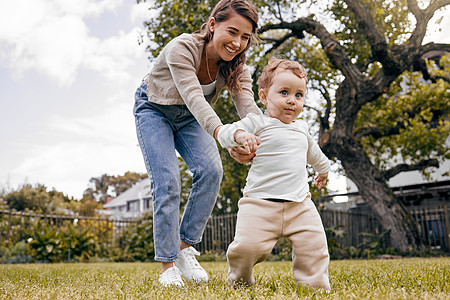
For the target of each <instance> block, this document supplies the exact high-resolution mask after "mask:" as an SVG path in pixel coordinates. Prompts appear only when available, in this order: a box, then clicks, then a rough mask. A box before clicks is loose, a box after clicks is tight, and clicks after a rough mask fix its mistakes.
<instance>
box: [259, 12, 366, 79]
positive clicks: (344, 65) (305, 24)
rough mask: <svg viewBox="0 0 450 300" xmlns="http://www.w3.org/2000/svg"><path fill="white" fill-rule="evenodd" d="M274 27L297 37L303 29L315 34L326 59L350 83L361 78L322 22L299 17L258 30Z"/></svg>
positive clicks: (262, 30) (272, 28)
mask: <svg viewBox="0 0 450 300" xmlns="http://www.w3.org/2000/svg"><path fill="white" fill-rule="evenodd" d="M276 29H289V30H291V31H292V33H293V34H294V35H295V36H296V37H297V38H299V39H303V38H304V37H305V36H304V33H303V32H305V31H306V32H307V33H309V34H312V35H314V36H316V37H317V38H318V39H319V40H320V43H321V45H322V48H323V49H324V51H325V54H326V55H327V57H328V59H329V60H330V61H331V63H332V64H333V65H334V66H335V67H336V68H338V69H339V70H341V72H342V73H343V74H344V76H345V77H346V78H347V80H348V81H349V82H351V83H352V85H354V86H356V85H357V83H358V82H360V81H361V80H362V79H363V75H362V73H361V72H360V70H359V69H358V68H357V67H356V66H355V65H354V64H352V62H351V60H350V58H349V57H348V55H347V54H346V53H345V49H344V48H343V47H342V46H341V45H340V44H339V41H338V40H336V38H335V37H334V36H333V35H332V34H331V33H329V32H328V31H327V30H326V28H325V27H324V26H323V25H322V24H320V23H318V22H316V21H314V20H313V19H310V18H300V19H297V20H296V21H294V22H280V23H278V24H269V25H266V26H262V27H261V28H260V29H259V31H258V32H259V33H264V32H266V31H269V30H276Z"/></svg>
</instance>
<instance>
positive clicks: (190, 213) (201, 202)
mask: <svg viewBox="0 0 450 300" xmlns="http://www.w3.org/2000/svg"><path fill="white" fill-rule="evenodd" d="M257 22H258V16H257V13H256V10H255V8H254V7H253V6H252V5H251V4H249V3H248V2H247V1H245V0H222V1H220V2H219V3H218V4H217V5H216V6H215V7H214V9H213V11H212V12H211V15H210V17H209V19H208V21H207V22H206V23H205V24H203V26H202V30H201V32H200V33H196V34H182V35H180V36H178V37H176V38H174V39H173V40H172V41H170V42H169V43H168V44H167V45H166V46H165V48H164V49H163V50H162V51H161V53H160V54H159V56H158V57H157V59H156V60H155V63H154V66H153V69H152V71H151V72H150V74H149V75H148V77H147V78H145V79H144V80H143V84H142V85H141V87H140V88H138V90H137V92H136V95H135V98H136V102H135V107H134V115H135V119H136V130H137V135H138V140H139V144H140V146H141V150H142V153H143V156H144V160H145V164H146V167H147V170H148V172H149V173H150V172H152V178H153V180H154V184H155V189H154V203H153V225H154V228H153V230H154V244H155V260H156V261H160V262H162V270H161V274H160V276H159V281H160V282H161V284H162V285H164V286H183V285H184V283H183V280H182V278H181V276H180V275H181V274H182V275H183V276H184V277H185V278H186V279H187V280H195V281H197V282H200V281H207V280H208V274H207V273H206V271H205V270H204V269H203V268H202V267H201V266H200V264H199V263H198V262H197V260H196V258H195V255H199V253H198V252H197V251H196V250H195V249H194V248H193V247H192V246H191V245H193V244H197V243H199V242H200V241H201V238H202V235H203V231H204V229H205V226H206V223H207V221H208V218H209V216H210V214H211V212H212V209H213V208H214V204H215V201H216V198H217V195H218V192H219V187H220V182H221V179H222V164H221V160H220V157H219V152H218V149H217V145H216V142H215V140H214V138H215V137H216V134H217V132H218V129H219V128H220V126H221V125H222V123H221V121H220V119H219V117H218V116H217V114H216V113H215V112H214V110H213V109H212V107H211V105H212V104H213V103H214V102H216V100H217V98H218V95H219V93H220V91H221V90H222V89H223V88H224V87H225V86H227V88H228V90H229V91H230V93H231V95H232V98H233V101H234V103H235V105H236V108H237V110H238V114H239V116H240V117H241V118H243V117H245V116H246V115H247V114H248V113H250V112H253V113H257V114H261V111H260V109H259V108H258V107H257V105H256V104H255V102H254V98H253V92H252V80H251V77H250V73H249V71H248V69H247V67H246V66H245V60H246V58H245V52H246V51H247V49H248V48H249V47H250V44H251V42H252V39H253V38H254V35H255V34H256V30H257ZM175 150H176V151H178V153H179V154H180V155H181V157H182V158H183V159H184V161H185V162H186V164H187V165H188V167H189V169H190V171H191V172H192V173H193V179H192V189H191V193H190V196H189V199H188V202H187V204H186V208H185V212H184V214H183V218H182V220H181V223H179V205H180V189H181V187H180V171H179V167H178V160H177V157H176V153H175ZM230 154H231V155H232V156H233V157H235V159H236V160H238V161H240V162H243V161H248V160H249V157H251V156H252V155H253V154H252V153H247V154H241V155H239V153H237V152H236V150H234V151H230Z"/></svg>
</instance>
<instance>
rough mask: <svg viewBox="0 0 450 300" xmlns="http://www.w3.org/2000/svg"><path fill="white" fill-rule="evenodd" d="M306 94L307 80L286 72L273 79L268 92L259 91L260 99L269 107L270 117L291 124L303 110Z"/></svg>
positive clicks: (268, 113)
mask: <svg viewBox="0 0 450 300" xmlns="http://www.w3.org/2000/svg"><path fill="white" fill-rule="evenodd" d="M305 93H306V80H305V79H304V78H299V77H298V76H296V75H295V74H294V73H292V72H291V71H288V70H286V71H282V72H280V73H278V74H277V75H275V77H273V79H272V85H271V86H270V87H269V88H268V89H267V91H264V90H259V98H260V99H261V101H262V102H263V103H264V105H265V106H266V107H267V115H268V116H269V117H273V118H277V119H279V120H280V121H281V122H283V123H291V122H293V121H295V119H296V118H297V117H298V115H299V114H300V113H301V111H302V109H303V103H304V100H305Z"/></svg>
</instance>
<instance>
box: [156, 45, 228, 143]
mask: <svg viewBox="0 0 450 300" xmlns="http://www.w3.org/2000/svg"><path fill="white" fill-rule="evenodd" d="M198 51H199V50H198V48H197V47H195V45H190V44H189V43H186V42H184V41H182V40H181V41H180V42H178V43H173V44H171V45H170V46H169V47H167V50H166V53H165V59H166V62H167V65H168V67H169V70H170V73H171V76H172V79H173V82H174V84H175V86H176V88H177V90H178V92H179V93H180V95H181V97H182V98H183V101H184V102H185V103H186V106H187V108H188V109H189V111H190V112H191V113H192V115H193V116H194V117H195V119H196V120H197V121H198V122H199V124H200V125H201V126H202V127H203V128H204V129H205V130H206V131H207V132H208V133H209V134H210V135H212V136H214V130H215V129H216V128H217V127H218V126H220V125H222V122H221V121H220V119H219V117H218V116H217V114H216V112H215V111H214V109H213V108H212V107H211V105H210V104H209V103H208V102H207V101H206V99H205V96H204V95H203V90H202V88H201V85H200V82H199V80H198V78H197V74H196V69H195V63H196V62H195V59H196V58H197V55H198Z"/></svg>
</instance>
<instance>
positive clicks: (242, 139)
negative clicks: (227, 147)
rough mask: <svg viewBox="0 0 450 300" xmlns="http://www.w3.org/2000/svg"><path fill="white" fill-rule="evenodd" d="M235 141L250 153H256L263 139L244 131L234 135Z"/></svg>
mask: <svg viewBox="0 0 450 300" xmlns="http://www.w3.org/2000/svg"><path fill="white" fill-rule="evenodd" d="M234 140H235V141H236V143H238V144H241V145H242V146H243V147H244V149H245V150H246V151H248V153H254V152H256V149H258V145H259V144H260V143H261V138H259V137H257V136H256V135H254V134H253V133H248V132H246V131H243V130H238V131H236V132H235V133H234Z"/></svg>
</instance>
